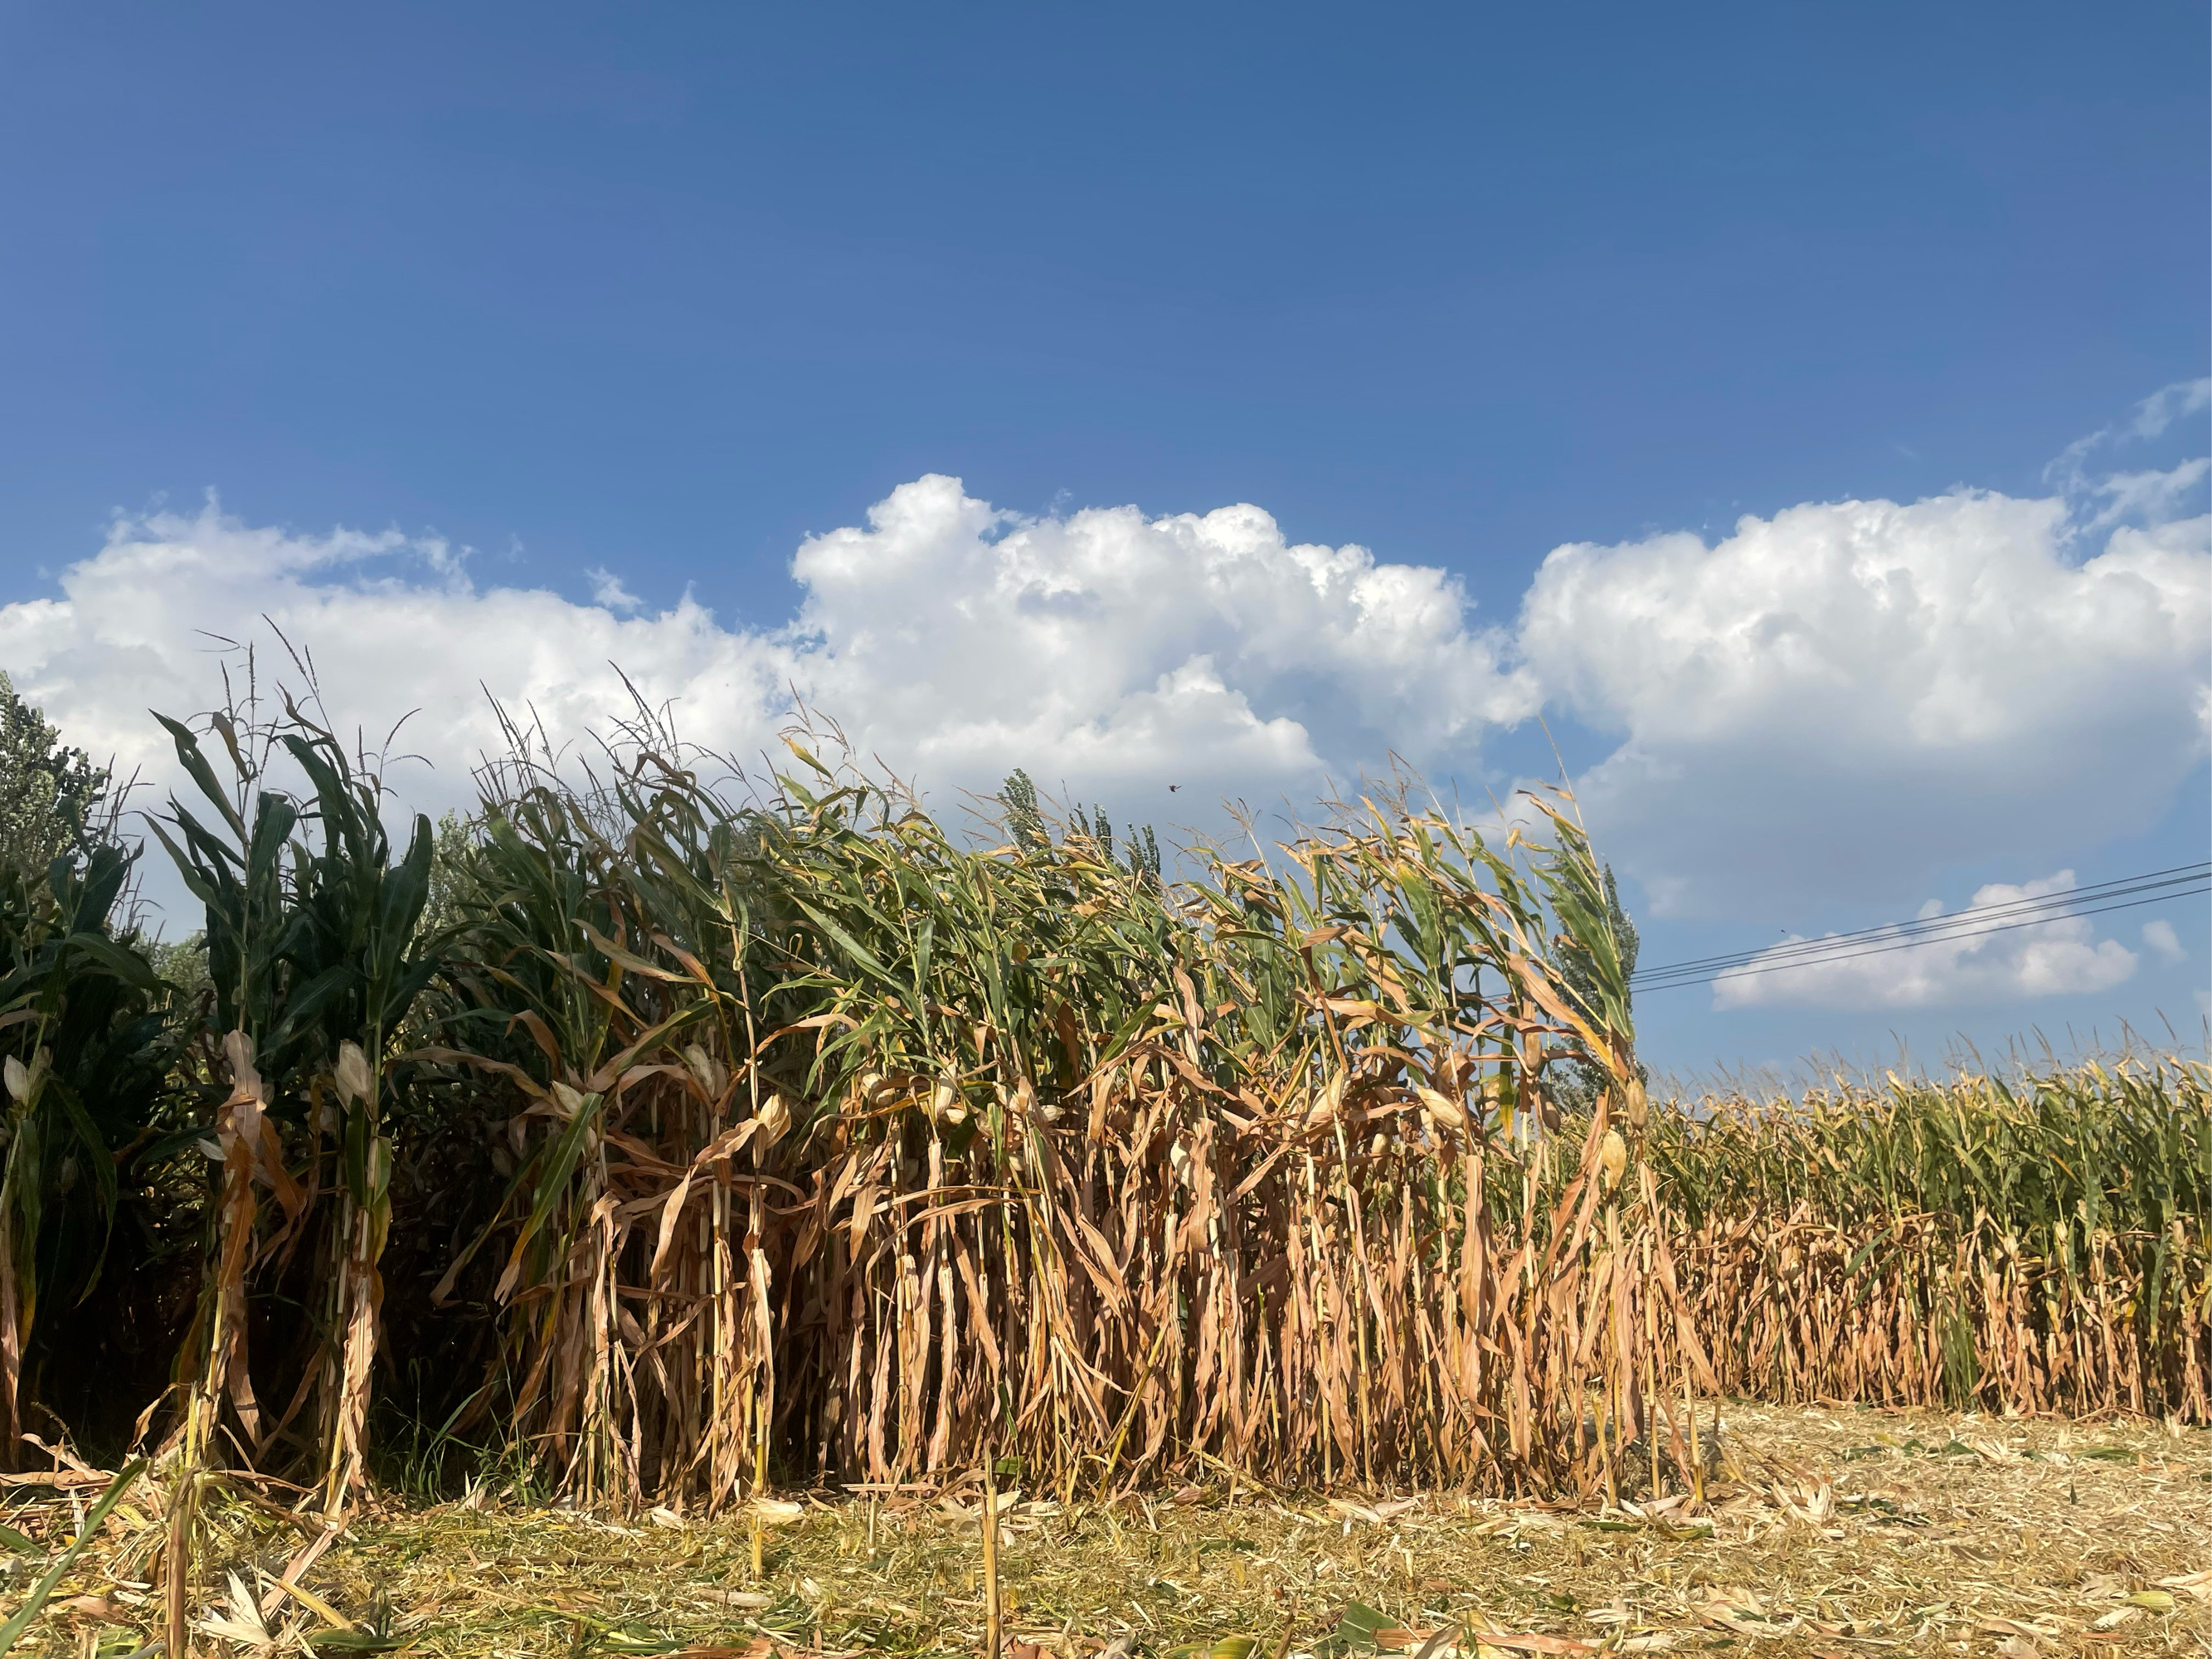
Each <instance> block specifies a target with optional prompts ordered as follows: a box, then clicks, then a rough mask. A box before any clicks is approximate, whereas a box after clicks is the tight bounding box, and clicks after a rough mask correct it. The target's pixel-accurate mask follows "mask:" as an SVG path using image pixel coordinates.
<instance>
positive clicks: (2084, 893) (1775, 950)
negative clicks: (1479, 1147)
mask: <svg viewBox="0 0 2212 1659" xmlns="http://www.w3.org/2000/svg"><path fill="white" fill-rule="evenodd" d="M2208 874H2212V863H2204V864H2184V865H2176V866H2173V867H2172V869H2168V870H2152V871H2147V872H2144V873H2143V874H2142V875H2136V876H2118V877H2115V878H2112V880H2110V881H2100V882H2092V883H2091V884H2089V885H2088V886H2087V887H2069V888H2068V889H2067V890H2065V891H2064V892H2062V893H2045V894H2042V895H2040V896H2036V897H2033V898H2022V899H2008V900H2007V901H2005V902H2003V903H2002V904H1986V905H1979V906H1976V907H1973V908H1968V909H1965V910H1955V911H1953V912H1951V913H1949V914H1948V915H1940V916H1916V917H1915V918H1913V919H1912V920H1911V921H1901V922H1887V923H1884V924H1883V925H1882V926H1881V927H1863V928H1860V929H1858V930H1857V931H1856V932H1853V933H1831V934H1828V935H1827V936H1826V937H1825V938H1822V939H1799V940H1796V941H1794V942H1792V943H1790V944H1787V945H1759V946H1755V947H1753V949H1750V950H1747V951H1728V952H1725V953H1723V954H1722V955H1719V956H1711V957H1692V958H1691V959H1689V960H1687V961H1685V962H1673V963H1665V964H1663V965H1662V966H1660V967H1657V968H1645V969H1639V970H1638V972H1637V973H1636V975H1634V977H1635V979H1636V980H1637V981H1644V980H1660V979H1669V978H1672V977H1674V975H1678V974H1686V973H1692V972H1705V971H1711V970H1714V969H1723V968H1728V967H1732V966H1734V965H1735V964H1736V963H1746V962H1752V961H1754V960H1757V959H1759V958H1761V957H1765V958H1768V959H1772V958H1775V957H1790V956H1800V955H1813V956H1825V955H1827V954H1830V953H1831V952H1832V951H1835V950H1836V949H1837V948H1838V946H1841V945H1848V944H1850V943H1851V942H1853V941H1854V940H1857V939H1878V938H1898V937H1902V936H1906V935H1913V936H1917V935H1922V934H1929V933H1946V932H1949V931H1952V930H1954V929H1955V928H1958V927H1978V925H1979V924H1981V923H1983V922H1984V921H1994V920H1997V919H2000V918H2002V919H2006V920H2010V919H2012V918H2013V917H2015V916H2021V915H2033V914H2036V913H2039V912H2051V913H2053V914H2055V915H2063V914H2066V913H2069V912H2070V911H2072V910H2074V909H2075V907H2077V906H2079V905H2081V904H2084V903H2088V902H2096V901H2101V900H2105V899H2111V898H2118V897H2121V896H2125V895H2129V894H2134V893H2140V892H2147V891H2149V890H2153V889H2156V888H2163V887H2181V886H2189V885H2193V884H2196V883H2197V882H2201V881H2203V880H2204V879H2205V878H2206V877H2207V876H2208Z"/></svg>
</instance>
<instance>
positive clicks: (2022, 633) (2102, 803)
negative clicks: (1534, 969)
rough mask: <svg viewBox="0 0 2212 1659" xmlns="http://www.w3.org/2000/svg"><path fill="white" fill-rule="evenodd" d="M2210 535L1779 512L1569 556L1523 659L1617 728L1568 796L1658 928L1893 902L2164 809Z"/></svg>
mask: <svg viewBox="0 0 2212 1659" xmlns="http://www.w3.org/2000/svg"><path fill="white" fill-rule="evenodd" d="M2207 528H2208V520H2205V519H2203V518H2196V519H2191V520H2185V521H2182V522H2179V523H2172V524H2166V525H2160V526H2154V527H2144V526H2123V527H2121V528H2119V529H2118V530H2115V531H2113V532H2112V534H2111V536H2110V538H2108V539H2107V541H2106V544H2105V546H2104V548H2103V550H2101V551H2099V552H2097V553H2096V554H2094V556H2091V557H2088V558H2087V559H2079V558H2077V557H2076V556H2075V549H2074V546H2073V542H2072V538H2071V536H2070V533H2069V532H2070V529H2071V521H2070V520H2069V516H2068V513H2067V510H2066V507H2065V504H2064V503H2063V501H2058V500H2057V499H2043V500H2025V501H2023V500H2019V499H2015V498H2011V497H2007V496H2003V495H1990V494H1985V493H1983V492H1979V491H1966V490H1961V491H1958V492H1956V493H1954V494H1951V495H1942V496H1937V497H1935V498H1933V499H1930V500H1926V501H1917V502H1914V503H1912V504H1911V505H1909V506H1903V505H1899V504H1898V503H1896V502H1893V501H1841V502H1834V503H1826V504H1820V505H1808V506H1803V507H1791V508H1790V509H1789V510H1788V511H1786V512H1783V513H1777V514H1775V515H1774V516H1773V517H1772V518H1771V519H1759V518H1746V519H1744V520H1741V521H1740V522H1739V523H1738V524H1737V525H1736V526H1735V531H1734V532H1733V533H1731V534H1730V535H1729V536H1727V537H1725V538H1723V539H1721V540H1720V541H1719V542H1717V543H1716V544H1712V545H1710V546H1708V545H1707V544H1705V542H1704V541H1703V540H1702V539H1701V538H1698V537H1696V536H1692V535H1668V536H1657V537H1654V538H1650V539H1648V540H1645V541H1641V542H1635V543H1631V544H1624V545H1620V546H1612V547H1597V546H1589V545H1576V546H1569V547H1563V548H1560V549H1559V550H1557V551H1555V552H1553V554H1552V555H1551V556H1549V557H1548V558H1547V559H1546V560H1545V562H1544V565H1543V568H1541V570H1540V571H1539V572H1538V573H1537V575H1536V579H1535V581H1534V585H1533V586H1531V588H1530V590H1529V592H1528V599H1527V601H1526V603H1525V605H1524V606H1523V608H1522V620H1521V628H1520V635H1519V646H1520V649H1521V652H1522V661H1523V663H1524V665H1525V666H1526V667H1527V669H1528V671H1530V672H1532V673H1533V674H1534V675H1535V677H1536V678H1537V679H1538V681H1539V682H1540V684H1541V685H1542V686H1543V688H1544V690H1545V692H1546V694H1547V696H1548V697H1549V698H1552V699H1554V700H1556V701H1558V702H1561V703H1563V704H1564V705H1565V706H1566V707H1567V708H1570V709H1571V710H1572V711H1573V712H1574V713H1575V714H1577V716H1578V717H1580V718H1581V720H1583V722H1584V723H1585V724H1587V725H1589V726H1591V727H1593V728H1595V729H1596V730H1597V731H1600V732H1615V733H1619V734H1620V737H1621V739H1622V740H1621V742H1620V745H1619V747H1617V748H1616V749H1615V750H1613V752H1612V753H1611V754H1610V755H1609V756H1607V757H1606V758H1605V759H1604V760H1603V761H1602V762H1601V763H1599V764H1597V765H1596V766H1595V767H1594V768H1593V769H1590V770H1589V772H1588V773H1587V774H1586V775H1584V777H1583V779H1582V780H1581V781H1580V786H1579V787H1580V790H1581V793H1582V797H1583V803H1584V805H1585V808H1586V810H1587V811H1589V815H1590V817H1591V820H1592V823H1593V826H1594V828H1595V829H1596V830H1597V831H1598V832H1599V834H1600V835H1601V837H1602V838H1603V839H1604V840H1605V841H1606V842H1607V844H1608V845H1610V846H1612V847H1613V848H1617V849H1618V853H1617V856H1618V858H1619V860H1620V863H1621V865H1622V866H1623V867H1624V868H1625V869H1626V870H1629V871H1632V872H1634V873H1635V874H1636V875H1637V876H1638V877H1639V878H1641V879H1642V881H1643V882H1644V886H1645V889H1646V890H1647V891H1648V892H1649V893H1650V895H1651V897H1652V900H1653V902H1654V904H1655V906H1656V908H1659V909H1661V910H1662V912H1674V913H1703V914H1708V915H1712V914H1729V913H1737V914H1741V913H1743V912H1746V911H1748V910H1751V909H1753V908H1768V907H1771V905H1773V904H1774V903H1775V902H1778V900H1785V899H1788V898H1790V897H1791V896H1796V895H1800V894H1802V893H1804V892H1806V891H1807V890H1808V889H1811V888H1814V887H1816V886H1817V887H1818V888H1819V889H1820V890H1822V891H1823V892H1825V893H1826V894H1827V895H1828V896H1832V897H1851V896H1860V897H1867V898H1874V899H1893V898H1894V896H1895V888H1896V886H1897V884H1898V882H1899V878H1900V877H1904V878H1912V877H1914V876H1917V874H1918V873H1919V872H1923V871H1925V870H1929V869H1934V868H1939V867H1941V866H1943V865H1945V864H1948V863H1954V862H1960V861H1965V860H1969V859H1975V858H1982V857H1987V856H1989V855H1991V854H2000V855H2005V856H2009V857H2012V858H2015V859H2017V860H2021V861H2023V862H2026V861H2029V860H2033V861H2036V862H2040V861H2042V860H2046V859H2055V858H2057V857H2063V856H2066V855H2067V854H2069V853H2071V852H2073V851H2074V850H2075V849H2078V848H2082V847H2086V846H2089V845H2093V844H2095V843H2096V842H2100V841H2103V840H2105V839H2107V838H2108V837H2111V836H2115V835H2118V834H2121V833H2124V832H2126V831H2129V830H2132V829H2140V828H2142V826H2144V825H2145V824H2147V823H2149V822H2150V821H2151V820H2152V819H2153V818H2154V817H2155V816H2156V815H2157V813H2158V812H2159V811H2160V810H2161V809H2162V808H2163V807H2164V805H2165V804H2166V802H2167V801H2168V800H2170V799H2172V793H2173V791H2174V788H2175V787H2176V785H2177V784H2178V783H2179V781H2180V780H2181V779H2182V777H2183V776H2185V775H2186V774H2187V773H2188V772H2189V771H2190V769H2191V768H2193V767H2194V766H2196V765H2197V763H2198V762H2199V761H2200V760H2201V759H2202V758H2203V755H2204V753H2205V750H2206V726H2205V708H2206V702H2205V684H2206V677H2207V673H2208V666H2212V558H2208V556H2207V553H2206V535H2207ZM2030 867H2033V864H2031V866H2030ZM2046 867H2048V866H2046Z"/></svg>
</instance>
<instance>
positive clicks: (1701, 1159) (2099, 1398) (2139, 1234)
mask: <svg viewBox="0 0 2212 1659" xmlns="http://www.w3.org/2000/svg"><path fill="white" fill-rule="evenodd" d="M1646 1146H1647V1150H1648V1152H1649V1155H1650V1158H1651V1161H1652V1163H1653V1164H1654V1165H1655V1166H1656V1169H1657V1170H1658V1171H1659V1172H1660V1189H1661V1191H1662V1194H1664V1196H1665V1198H1666V1200H1667V1202H1668V1206H1669V1208H1670V1209H1671V1210H1672V1211H1673V1212H1674V1213H1675V1215H1676V1216H1677V1217H1678V1218H1679V1219H1678V1220H1677V1222H1676V1223H1675V1232H1676V1242H1675V1245H1674V1252H1675V1259H1676V1261H1677V1263H1678V1267H1679V1271H1680V1273H1681V1275H1682V1284H1683V1288H1684V1290H1685V1292H1686V1295H1687V1297H1688V1298H1689V1300H1690V1303H1691V1304H1692V1307H1693V1308H1694V1310H1695V1322H1696V1325H1697V1328H1698V1329H1699V1331H1700V1332H1701V1333H1702V1334H1704V1336H1705V1343H1706V1347H1707V1351H1708V1352H1710V1353H1711V1356H1712V1358H1713V1362H1714V1364H1715V1366H1716V1368H1717V1371H1718V1373H1719V1376H1720V1379H1721V1381H1722V1383H1723V1385H1724V1386H1725V1387H1726V1388H1727V1389H1729V1391H1731V1392H1734V1393H1741V1394H1746V1395H1758V1396H1759V1397H1761V1398H1765V1399H1770V1400H1815V1399H1839V1400H1850V1401H1889V1402H1899V1403H1912V1404H1926V1405H1949V1406H1957V1407H1964V1406H1971V1405H1980V1406H1984V1407H1990V1408H1992V1409H2001V1410H2006V1411H2017V1412H2062V1413H2082V1414H2086V1413H2099V1412H2112V1411H2127V1412H2136V1413H2154V1414H2160V1415H2164V1414H2168V1413H2173V1414H2179V1415H2180V1416H2182V1417H2184V1418H2185V1419H2188V1420H2190V1421H2191V1422H2197V1423H2203V1422H2205V1421H2208V1420H2212V1405H2208V1401H2207V1398H2206V1389H2207V1386H2208V1378H2207V1375H2206V1372H2207V1368H2208V1358H2212V1256H2208V1253H2207V1245H2206V1221H2207V1217H2208V1215H2212V1075H2208V1072H2207V1069H2206V1067H2205V1066H2204V1065H2203V1063H2201V1062H2198V1061H2192V1060H2178V1059H2157V1060H2124V1061H2120V1062H2117V1063H2114V1064H2112V1065H2110V1066H2100V1065H2096V1064H2088V1065H2083V1066H2077V1067H2073V1068H2068V1069H2054V1070H2051V1071H2047V1072H2045V1073H2039V1074H2037V1075H2033V1076H2030V1077H2027V1078H2025V1079H2021V1081H2020V1082H2018V1083H2017V1084H2015V1085H2008V1084H2006V1083H2004V1082H2002V1081H2000V1080H1998V1079H1993V1078H1987V1077H1970V1078H1961V1079H1954V1080H1953V1081H1952V1082H1950V1083H1948V1084H1935V1083H1928V1082H1905V1081H1900V1080H1897V1079H1892V1080H1891V1082H1890V1084H1889V1086H1887V1088H1866V1087H1859V1086H1853V1085H1849V1084H1844V1083H1839V1084H1838V1085H1837V1086H1835V1087H1833V1088H1832V1089H1830V1090H1827V1091H1822V1092H1818V1093H1814V1094H1812V1095H1810V1096H1808V1097H1806V1098H1804V1099H1802V1100H1799V1101H1792V1102H1786V1103H1780V1104H1775V1103H1758V1102H1753V1101H1751V1100H1748V1099H1745V1098H1741V1097H1737V1098H1729V1099H1708V1100H1705V1101H1702V1102H1699V1103H1697V1105H1696V1108H1695V1109H1693V1110H1692V1111H1689V1112H1682V1113H1677V1112H1669V1113H1664V1114H1660V1115H1657V1116H1656V1118H1655V1127H1654V1130H1653V1133H1651V1135H1650V1137H1649V1139H1648V1140H1647V1142H1646Z"/></svg>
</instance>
